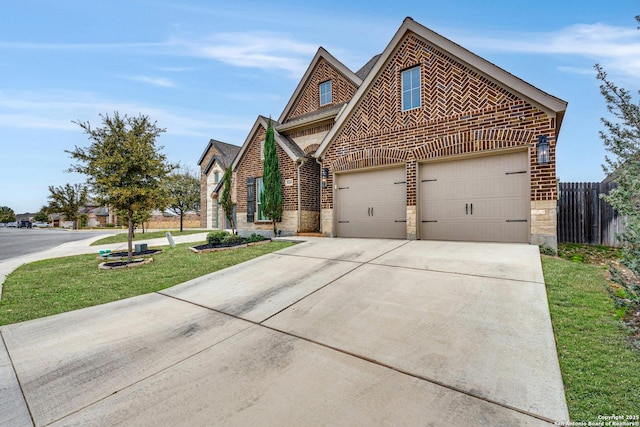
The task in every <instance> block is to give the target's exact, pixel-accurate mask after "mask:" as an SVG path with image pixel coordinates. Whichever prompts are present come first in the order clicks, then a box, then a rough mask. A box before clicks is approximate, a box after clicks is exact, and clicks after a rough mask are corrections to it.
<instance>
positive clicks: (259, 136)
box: [234, 126, 298, 220]
mask: <svg viewBox="0 0 640 427" xmlns="http://www.w3.org/2000/svg"><path fill="white" fill-rule="evenodd" d="M265 135H266V129H265V128H263V127H262V126H260V127H259V129H258V130H257V132H256V133H255V135H254V137H253V138H252V139H251V141H250V142H249V146H248V147H247V148H246V150H245V153H244V156H243V158H242V160H241V161H240V163H239V164H238V167H237V169H236V171H237V172H236V174H235V175H236V176H235V177H234V178H235V179H236V182H235V188H236V199H235V200H236V203H237V211H238V212H239V213H240V212H244V214H245V215H246V212H247V178H249V177H254V178H260V177H262V173H263V166H264V162H263V161H262V160H261V158H260V148H261V144H262V141H264V138H265ZM276 153H277V154H278V162H279V164H280V174H281V176H282V207H283V210H289V211H290V210H297V209H298V187H297V185H298V184H297V179H296V176H297V171H296V165H295V163H294V162H293V160H291V158H290V157H289V156H288V155H287V153H285V151H284V150H283V149H282V148H281V147H280V146H279V145H278V144H276ZM287 179H292V180H293V185H292V186H289V187H287V186H285V180H287ZM256 214H257V212H256ZM256 218H257V216H256ZM245 220H246V219H245Z"/></svg>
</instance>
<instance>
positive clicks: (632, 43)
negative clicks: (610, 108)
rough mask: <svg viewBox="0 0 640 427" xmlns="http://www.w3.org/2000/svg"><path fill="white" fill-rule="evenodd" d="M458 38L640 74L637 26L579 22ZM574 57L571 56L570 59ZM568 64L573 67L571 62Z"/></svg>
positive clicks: (483, 47)
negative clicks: (545, 29)
mask: <svg viewBox="0 0 640 427" xmlns="http://www.w3.org/2000/svg"><path fill="white" fill-rule="evenodd" d="M457 42H459V43H461V44H462V45H463V46H466V47H468V48H470V49H481V50H483V51H494V52H515V53H527V54H555V55H568V56H570V57H581V58H588V59H589V60H592V61H594V63H595V62H598V63H600V64H601V65H603V66H604V67H605V69H607V70H609V71H610V72H612V73H615V74H618V75H622V76H626V77H640V59H638V58H640V31H638V30H637V29H636V28H635V27H616V26H612V25H606V24H600V23H598V24H575V25H571V26H569V27H566V28H563V29H561V30H559V31H555V32H549V33H515V34H514V33H509V34H499V35H492V36H483V35H482V34H477V33H476V34H474V35H473V36H462V37H460V38H457ZM570 59H571V58H567V60H568V61H569V60H570ZM568 68H571V67H570V66H568Z"/></svg>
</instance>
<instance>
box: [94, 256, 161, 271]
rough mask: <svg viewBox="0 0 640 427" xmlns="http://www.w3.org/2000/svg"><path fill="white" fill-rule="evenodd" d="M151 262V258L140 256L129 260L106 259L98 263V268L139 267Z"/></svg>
mask: <svg viewBox="0 0 640 427" xmlns="http://www.w3.org/2000/svg"><path fill="white" fill-rule="evenodd" d="M150 262H153V258H140V259H134V260H132V261H131V262H128V261H107V262H103V263H100V265H98V268H99V269H101V270H113V269H116V268H131V267H139V266H141V265H145V264H149V263H150Z"/></svg>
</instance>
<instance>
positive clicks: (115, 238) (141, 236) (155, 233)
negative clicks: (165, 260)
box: [91, 230, 206, 246]
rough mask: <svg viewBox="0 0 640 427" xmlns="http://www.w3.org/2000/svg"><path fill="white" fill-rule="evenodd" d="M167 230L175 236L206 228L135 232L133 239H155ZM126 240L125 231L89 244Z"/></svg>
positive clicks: (107, 243) (165, 233)
mask: <svg viewBox="0 0 640 427" xmlns="http://www.w3.org/2000/svg"><path fill="white" fill-rule="evenodd" d="M167 231H170V232H171V235H172V236H173V237H176V236H186V235H187V234H197V233H205V232H206V230H183V231H178V230H163V231H151V232H146V233H140V232H137V233H136V234H135V236H134V238H133V240H134V241H139V240H148V239H157V238H160V237H166V235H167ZM126 241H127V232H124V233H118V234H114V235H113V236H109V237H105V238H104V239H100V240H97V241H95V242H93V243H92V244H91V246H98V245H110V244H113V243H126Z"/></svg>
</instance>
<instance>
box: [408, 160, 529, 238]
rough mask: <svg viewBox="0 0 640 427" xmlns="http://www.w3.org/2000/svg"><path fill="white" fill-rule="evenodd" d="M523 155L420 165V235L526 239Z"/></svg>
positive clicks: (526, 188)
mask: <svg viewBox="0 0 640 427" xmlns="http://www.w3.org/2000/svg"><path fill="white" fill-rule="evenodd" d="M528 171H529V160H528V153H526V152H517V153H509V154H503V155H497V156H491V157H480V158H474V159H465V160H457V161H450V162H443V163H428V164H422V165H420V172H419V180H420V187H419V194H420V219H421V235H420V236H421V238H422V239H433V240H465V241H481V242H523V243H525V242H528V241H529V235H530V225H529V214H530V206H531V203H530V198H529V192H530V190H529V172H528Z"/></svg>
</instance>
